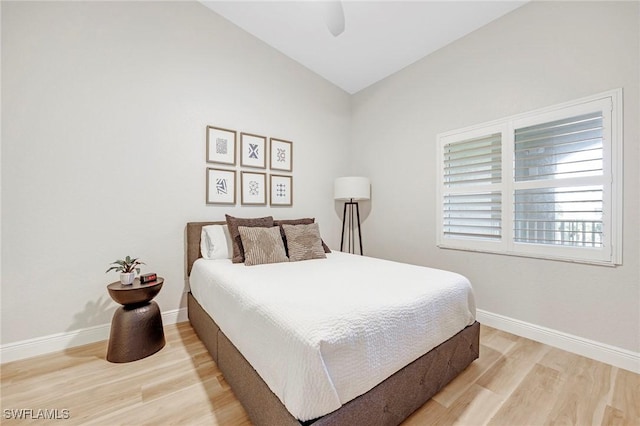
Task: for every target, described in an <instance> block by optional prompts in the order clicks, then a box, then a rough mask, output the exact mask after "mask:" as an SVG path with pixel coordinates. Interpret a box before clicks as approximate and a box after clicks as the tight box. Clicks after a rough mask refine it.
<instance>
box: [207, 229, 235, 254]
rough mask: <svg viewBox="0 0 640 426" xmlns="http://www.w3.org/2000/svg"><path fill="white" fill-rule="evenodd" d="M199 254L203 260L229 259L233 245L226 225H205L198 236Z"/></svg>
mask: <svg viewBox="0 0 640 426" xmlns="http://www.w3.org/2000/svg"><path fill="white" fill-rule="evenodd" d="M200 253H202V257H203V258H205V259H231V258H232V257H233V245H232V244H231V234H230V233H229V227H228V226H227V225H206V226H203V227H202V233H201V234H200Z"/></svg>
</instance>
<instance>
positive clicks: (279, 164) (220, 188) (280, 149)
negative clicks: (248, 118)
mask: <svg viewBox="0 0 640 426" xmlns="http://www.w3.org/2000/svg"><path fill="white" fill-rule="evenodd" d="M206 159H207V163H208V164H211V165H212V166H211V167H207V176H206V179H207V185H206V188H207V189H206V192H207V193H206V202H207V204H227V205H235V204H237V200H238V197H237V195H238V194H239V197H240V204H241V205H244V206H265V205H267V203H268V204H269V205H270V206H292V205H293V176H292V173H293V142H291V141H288V140H284V139H278V138H273V137H269V138H267V136H262V135H257V134H253V133H246V132H240V133H238V132H237V131H236V130H231V129H225V128H222V127H215V126H207V153H206Z"/></svg>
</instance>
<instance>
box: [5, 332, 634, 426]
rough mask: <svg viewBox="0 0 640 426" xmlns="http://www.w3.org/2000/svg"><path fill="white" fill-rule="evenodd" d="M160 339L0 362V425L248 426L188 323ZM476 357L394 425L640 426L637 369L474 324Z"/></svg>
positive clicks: (246, 420)
mask: <svg viewBox="0 0 640 426" xmlns="http://www.w3.org/2000/svg"><path fill="white" fill-rule="evenodd" d="M166 337H167V345H166V346H165V348H164V349H162V350H161V351H160V352H158V353H157V354H155V355H152V356H150V357H148V358H145V359H143V360H139V361H136V362H132V363H127V364H112V363H109V362H107V361H106V360H105V354H106V346H107V343H106V342H101V343H95V344H91V345H87V346H83V347H79V348H74V349H71V350H68V351H65V352H63V353H57V354H50V355H45V356H40V357H36V358H32V359H28V360H23V361H16V362H12V363H7V364H4V365H2V366H1V367H0V368H1V374H0V378H1V391H2V394H1V401H2V402H1V408H2V417H1V420H0V422H1V423H2V424H3V425H12V424H27V423H38V424H43V423H46V422H44V421H42V420H34V421H30V422H29V421H24V420H22V421H18V420H13V419H8V418H7V411H6V410H11V409H32V410H34V411H33V412H34V414H36V413H37V410H38V409H48V410H54V409H57V410H59V413H60V415H63V411H62V410H69V411H68V413H69V416H70V419H68V420H64V421H63V420H58V421H57V422H56V423H59V424H65V425H67V424H68V425H72V424H95V425H117V424H129V425H142V424H149V425H160V424H179V425H185V424H207V425H250V422H249V420H248V418H247V416H246V414H245V412H244V410H243V409H242V407H241V406H240V403H239V402H238V401H237V400H236V399H235V397H234V395H233V393H232V392H231V390H230V389H229V386H228V385H227V383H226V382H225V380H224V378H223V377H222V375H221V373H220V371H219V370H218V368H217V367H216V365H215V363H214V362H213V360H212V359H211V357H210V356H209V354H208V353H207V351H206V349H205V348H204V346H203V345H202V343H201V342H200V340H198V337H197V336H196V335H195V333H194V331H193V329H192V328H191V326H190V325H189V324H188V323H181V324H179V325H177V326H175V325H172V326H168V327H166ZM480 342H481V348H480V358H479V359H478V360H476V361H475V362H474V363H473V364H472V365H471V366H469V368H467V369H466V370H465V371H464V372H463V373H462V374H461V375H460V376H459V377H458V378H456V379H455V380H454V381H453V382H451V383H450V384H449V385H448V386H447V387H446V388H445V389H443V390H442V391H441V392H440V393H439V394H437V395H436V396H435V397H434V398H433V399H432V400H430V401H429V402H427V403H426V404H425V405H424V406H422V407H421V408H420V409H419V410H418V411H416V412H415V413H414V414H413V415H412V416H411V417H410V418H409V419H407V421H405V423H403V425H405V426H408V425H411V426H415V425H453V424H460V425H509V426H516V425H552V424H553V425H556V424H562V425H634V426H638V425H640V376H639V375H637V374H633V373H631V372H628V371H625V370H622V369H618V368H615V367H612V366H610V365H606V364H603V363H600V362H597V361H593V360H590V359H587V358H584V357H581V356H578V355H573V354H570V353H568V352H564V351H561V350H558V349H555V348H552V347H549V346H546V345H543V344H540V343H536V342H533V341H531V340H527V339H524V338H521V337H517V336H514V335H512V334H508V333H505V332H502V331H498V330H495V329H492V328H489V327H486V326H482V328H481V338H480Z"/></svg>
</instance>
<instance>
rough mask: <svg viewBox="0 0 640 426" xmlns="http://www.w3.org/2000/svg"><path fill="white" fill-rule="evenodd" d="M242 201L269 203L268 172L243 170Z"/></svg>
mask: <svg viewBox="0 0 640 426" xmlns="http://www.w3.org/2000/svg"><path fill="white" fill-rule="evenodd" d="M240 181H241V183H240V185H241V186H242V188H241V191H242V192H241V196H240V197H241V198H240V200H241V203H242V204H253V205H265V204H267V174H266V173H258V172H242V174H241V179H240Z"/></svg>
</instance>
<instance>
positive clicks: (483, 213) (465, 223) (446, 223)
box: [442, 133, 502, 241]
mask: <svg viewBox="0 0 640 426" xmlns="http://www.w3.org/2000/svg"><path fill="white" fill-rule="evenodd" d="M443 170H444V174H443V183H444V187H445V192H444V200H443V201H444V202H443V212H442V213H443V233H444V236H445V238H447V237H453V238H471V239H480V240H494V241H495V240H497V241H499V240H500V239H501V238H502V194H501V191H500V189H499V188H498V187H497V185H499V184H500V183H501V181H502V135H501V133H494V134H491V135H488V136H483V137H479V138H473V139H467V140H463V141H456V142H452V143H448V144H446V145H445V146H444V169H443Z"/></svg>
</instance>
